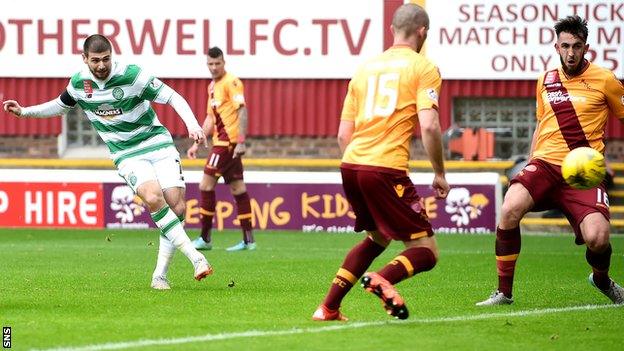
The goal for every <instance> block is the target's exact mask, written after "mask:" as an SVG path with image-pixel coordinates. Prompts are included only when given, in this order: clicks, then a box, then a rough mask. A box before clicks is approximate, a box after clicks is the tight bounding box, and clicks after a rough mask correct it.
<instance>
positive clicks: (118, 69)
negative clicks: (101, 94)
mask: <svg viewBox="0 0 624 351" xmlns="http://www.w3.org/2000/svg"><path fill="white" fill-rule="evenodd" d="M124 71H125V65H122V64H121V63H119V62H117V61H114V62H113V66H112V67H111V73H110V74H109V75H108V77H106V79H103V80H102V79H97V78H96V77H95V76H94V75H93V73H91V70H89V66H87V65H85V67H84V69H83V70H82V76H83V77H85V78H88V79H91V80H92V81H94V82H95V84H97V85H98V87H100V89H101V88H103V87H104V86H105V85H106V83H107V82H108V81H109V80H111V78H113V77H114V76H116V75H119V74H123V73H124Z"/></svg>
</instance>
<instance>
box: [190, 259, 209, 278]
mask: <svg viewBox="0 0 624 351" xmlns="http://www.w3.org/2000/svg"><path fill="white" fill-rule="evenodd" d="M193 267H194V268H195V280H197V281H200V280H202V279H204V278H206V277H207V276H209V275H211V274H212V266H210V263H208V261H207V260H206V258H205V257H203V256H202V257H201V258H199V259H197V260H195V261H194V262H193Z"/></svg>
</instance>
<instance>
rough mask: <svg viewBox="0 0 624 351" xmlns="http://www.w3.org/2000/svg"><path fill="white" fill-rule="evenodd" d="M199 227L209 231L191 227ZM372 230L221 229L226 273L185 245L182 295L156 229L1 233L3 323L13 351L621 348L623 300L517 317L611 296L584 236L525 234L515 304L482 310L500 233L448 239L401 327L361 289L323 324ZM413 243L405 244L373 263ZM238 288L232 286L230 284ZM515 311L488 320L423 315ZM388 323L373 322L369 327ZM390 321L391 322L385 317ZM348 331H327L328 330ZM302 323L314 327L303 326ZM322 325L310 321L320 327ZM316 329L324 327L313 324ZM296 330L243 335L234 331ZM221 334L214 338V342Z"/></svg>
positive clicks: (411, 296) (412, 291) (413, 285)
mask: <svg viewBox="0 0 624 351" xmlns="http://www.w3.org/2000/svg"><path fill="white" fill-rule="evenodd" d="M190 234H191V235H192V236H194V235H196V232H194V231H192V232H191V233H190ZM362 237H363V236H362V235H360V234H325V233H301V232H268V231H266V232H257V233H256V238H257V241H258V250H257V251H252V252H249V251H248V252H234V253H230V252H225V250H224V249H225V248H226V247H227V246H229V245H232V244H234V243H236V242H237V241H238V240H240V233H239V232H237V231H226V232H217V233H215V234H214V239H213V240H214V242H215V249H213V250H212V251H204V252H205V253H206V255H207V257H208V259H209V261H210V262H211V263H212V264H213V266H214V269H215V273H214V274H213V275H212V276H210V277H208V278H207V279H205V280H204V281H202V282H196V281H195V280H193V277H192V274H193V272H192V267H191V265H190V263H189V262H188V261H187V260H186V258H185V257H184V256H183V255H182V254H181V253H180V252H177V253H176V257H175V259H174V262H173V265H172V267H171V269H170V273H169V279H170V281H171V283H172V287H173V289H172V290H171V291H153V290H151V289H150V288H149V283H150V278H151V273H152V270H153V268H154V264H155V260H156V252H157V247H158V232H157V231H155V230H126V231H113V230H109V231H91V230H33V229H28V230H26V229H3V230H0V257H1V262H2V263H1V266H0V267H1V272H2V273H1V275H0V277H1V280H0V324H1V325H2V326H11V327H12V334H13V335H12V341H13V349H16V350H22V349H32V348H36V349H47V348H56V347H80V346H88V345H91V346H93V345H101V344H105V343H118V342H131V343H132V342H136V341H138V340H140V339H166V338H173V339H176V338H184V337H190V336H203V335H208V334H214V335H216V334H225V337H226V339H224V340H204V341H198V342H188V343H178V341H176V342H175V343H173V344H169V345H151V346H147V347H136V345H135V346H132V345H133V344H130V346H131V347H129V348H122V349H131V350H138V349H150V350H248V349H253V350H272V351H275V350H300V349H306V350H314V349H323V350H345V349H349V350H382V349H383V350H408V349H409V350H418V349H424V350H446V349H456V350H477V349H478V350H495V349H505V350H527V349H532V350H535V349H559V350H570V349H576V350H583V349H592V350H622V348H623V347H624V333H623V332H622V325H624V308H620V307H617V308H605V309H597V310H590V311H566V312H558V313H552V314H539V315H529V316H505V315H504V314H507V313H511V312H514V311H527V310H534V309H546V308H564V307H571V306H581V305H589V304H604V305H608V304H610V303H611V302H610V301H609V300H608V299H607V298H606V297H604V296H603V295H601V294H600V293H599V292H598V291H597V290H595V288H593V287H591V286H590V285H589V284H588V283H587V275H588V273H589V267H588V266H587V264H586V262H585V248H584V246H575V245H574V243H573V237H572V236H571V235H557V236H530V235H524V236H523V242H522V253H521V255H520V259H519V264H518V266H517V269H516V284H515V296H514V297H515V299H516V301H515V303H514V304H513V305H511V306H496V307H493V308H492V307H490V308H479V307H475V306H474V303H475V302H476V301H479V300H482V299H484V298H486V297H487V296H488V295H489V294H490V293H491V291H492V290H493V289H494V288H495V287H496V270H495V263H494V253H493V248H494V236H493V235H438V236H436V237H437V238H438V243H439V246H440V260H439V262H438V265H437V266H436V267H435V268H434V270H433V271H430V272H426V273H423V274H419V275H417V276H416V277H414V278H412V279H409V280H407V281H404V282H402V283H400V284H398V285H397V287H398V289H399V291H400V292H401V293H402V295H403V297H404V298H405V300H406V302H407V305H408V307H409V310H410V318H409V319H408V322H407V323H400V322H399V323H397V322H390V321H393V319H392V318H390V317H389V316H387V315H386V314H385V313H384V311H383V308H382V307H381V304H380V302H379V301H378V299H377V298H376V297H374V296H373V295H371V294H369V293H366V292H364V290H363V289H362V288H361V287H360V286H359V285H358V286H355V287H354V288H353V290H352V291H351V293H350V294H349V295H348V296H347V298H346V299H345V300H344V301H343V307H342V311H343V312H344V314H345V315H347V316H348V317H349V318H350V321H349V322H347V323H346V324H345V323H340V322H329V323H320V322H313V321H311V315H312V312H313V311H314V310H315V308H316V307H317V305H318V304H319V303H320V302H321V301H322V299H323V297H324V295H325V293H326V291H327V289H328V287H329V283H330V281H331V279H332V278H333V276H334V274H335V272H336V270H337V269H338V267H339V265H340V264H341V262H342V260H343V258H344V255H345V253H346V252H347V251H348V250H349V249H350V248H351V247H352V246H353V245H354V244H355V243H357V242H359V241H360V240H361V238H362ZM612 244H613V252H614V254H613V257H612V264H611V272H612V273H611V274H612V277H614V278H615V279H616V280H618V281H620V282H624V272H623V271H624V265H623V253H624V237H622V236H621V235H613V236H612ZM401 249H402V245H401V244H399V243H393V244H392V245H391V246H390V247H389V248H388V250H386V252H385V253H384V254H383V255H382V256H380V257H379V258H378V259H377V260H376V261H375V262H374V263H373V265H372V267H371V268H373V269H378V268H380V267H381V266H382V265H384V264H385V263H386V262H388V261H389V260H391V259H392V258H393V257H394V256H395V255H396V254H397V253H399V252H400V251H401ZM232 282H233V283H234V286H233V287H230V286H228V285H231V284H232ZM489 313H502V314H503V315H502V316H499V317H494V318H485V319H482V320H457V321H446V322H440V321H434V322H429V323H427V322H419V320H422V319H434V320H435V319H442V318H448V317H460V316H475V315H481V314H489ZM362 322H376V324H374V325H370V326H360V327H358V325H357V323H362ZM386 322H389V323H386ZM349 324H353V327H347V328H345V329H338V330H330V331H318V330H317V329H319V328H324V327H327V326H345V325H346V326H348V325H349ZM297 328H299V329H302V332H301V333H294V331H295V330H297ZM310 328H311V330H309V329H310ZM314 330H317V331H316V332H312V331H314ZM248 331H259V332H260V333H263V332H267V331H287V333H291V334H287V335H263V336H254V337H232V333H236V332H248ZM208 339H210V338H208Z"/></svg>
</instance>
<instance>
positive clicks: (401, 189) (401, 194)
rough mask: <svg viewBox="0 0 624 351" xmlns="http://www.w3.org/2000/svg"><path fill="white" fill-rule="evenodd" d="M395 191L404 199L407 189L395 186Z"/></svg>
mask: <svg viewBox="0 0 624 351" xmlns="http://www.w3.org/2000/svg"><path fill="white" fill-rule="evenodd" d="M394 191H395V192H396V194H397V195H398V196H399V197H403V193H404V192H405V187H403V184H397V185H395V186H394Z"/></svg>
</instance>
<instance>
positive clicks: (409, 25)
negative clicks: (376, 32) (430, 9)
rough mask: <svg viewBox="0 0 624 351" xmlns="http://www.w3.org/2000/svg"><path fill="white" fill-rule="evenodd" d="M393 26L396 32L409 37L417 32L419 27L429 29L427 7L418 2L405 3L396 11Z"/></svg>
mask: <svg viewBox="0 0 624 351" xmlns="http://www.w3.org/2000/svg"><path fill="white" fill-rule="evenodd" d="M392 27H393V28H394V31H395V33H397V34H399V33H400V34H402V35H403V36H405V37H409V36H410V35H412V34H414V33H416V31H417V30H418V28H422V27H425V28H427V29H429V16H428V15H427V12H425V9H423V8H422V7H420V6H418V5H416V4H404V5H401V6H400V7H399V8H398V9H397V10H396V11H395V12H394V16H393V17H392Z"/></svg>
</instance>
